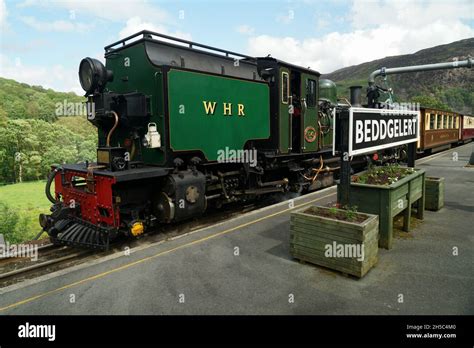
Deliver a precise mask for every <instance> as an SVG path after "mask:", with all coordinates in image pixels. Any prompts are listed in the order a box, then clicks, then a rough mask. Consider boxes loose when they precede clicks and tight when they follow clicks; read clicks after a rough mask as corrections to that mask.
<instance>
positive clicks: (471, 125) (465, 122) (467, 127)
mask: <svg viewBox="0 0 474 348" xmlns="http://www.w3.org/2000/svg"><path fill="white" fill-rule="evenodd" d="M472 139H474V116H469V115H463V117H462V126H461V141H462V142H463V143H466V142H468V141H472Z"/></svg>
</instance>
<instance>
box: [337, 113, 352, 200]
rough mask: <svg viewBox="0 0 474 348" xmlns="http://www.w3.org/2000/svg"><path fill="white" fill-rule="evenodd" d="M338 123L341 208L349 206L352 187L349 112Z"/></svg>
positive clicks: (340, 116) (341, 114)
mask: <svg viewBox="0 0 474 348" xmlns="http://www.w3.org/2000/svg"><path fill="white" fill-rule="evenodd" d="M338 115H339V119H338V120H337V123H338V124H339V128H338V129H339V134H338V138H339V144H340V147H339V153H340V156H341V171H340V180H339V186H338V191H337V202H338V203H339V205H340V206H341V207H344V206H347V205H348V204H349V193H350V192H349V190H350V186H351V161H350V157H349V111H348V110H347V109H344V110H342V111H341V112H340V113H339V114H338Z"/></svg>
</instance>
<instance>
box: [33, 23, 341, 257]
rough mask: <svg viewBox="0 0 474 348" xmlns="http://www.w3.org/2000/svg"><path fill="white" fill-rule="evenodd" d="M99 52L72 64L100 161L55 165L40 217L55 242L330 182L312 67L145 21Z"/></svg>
mask: <svg viewBox="0 0 474 348" xmlns="http://www.w3.org/2000/svg"><path fill="white" fill-rule="evenodd" d="M105 58H106V65H105V66H103V65H102V64H101V63H100V62H99V61H97V60H94V59H91V58H85V59H84V60H83V61H82V62H81V65H80V68H79V77H80V81H81V85H82V87H83V88H84V90H85V91H86V96H87V97H88V102H89V103H90V105H91V108H90V110H93V111H92V112H91V113H90V115H89V116H88V117H89V120H90V121H91V122H92V123H93V124H94V125H96V126H97V128H98V134H99V147H98V149H97V163H84V164H69V165H68V164H65V165H62V166H58V167H54V168H53V171H52V174H51V176H50V178H49V180H48V185H47V186H48V188H47V191H48V192H47V195H48V197H49V198H50V200H51V201H52V203H53V207H52V214H51V215H41V216H40V223H41V225H42V227H43V229H44V230H46V231H47V232H48V234H49V235H50V238H51V239H52V240H53V242H55V243H58V244H74V245H83V246H88V247H99V248H104V247H105V248H107V247H108V245H109V242H110V241H111V240H112V239H114V238H115V237H116V236H117V235H120V234H126V235H130V236H139V235H140V234H142V233H143V232H144V231H145V230H147V229H152V228H153V227H156V226H158V225H159V224H163V223H170V222H173V221H179V220H184V219H188V218H191V217H195V216H199V215H201V214H202V213H203V212H205V211H206V209H209V207H210V206H214V207H220V206H222V205H223V204H226V203H230V202H238V201H242V200H248V199H253V198H255V197H257V196H261V195H266V194H269V193H274V192H286V191H294V192H301V191H304V190H314V189H318V188H321V187H325V186H329V185H332V183H333V172H334V170H335V168H331V166H330V164H331V163H336V162H337V160H334V159H333V158H332V139H333V134H332V115H333V114H332V111H330V110H333V108H334V105H330V104H331V100H329V99H322V100H320V99H319V96H318V92H319V76H320V75H319V73H318V72H316V71H313V70H310V69H307V68H302V67H298V66H295V65H292V64H288V63H285V62H282V61H279V60H277V59H274V58H271V57H263V58H254V57H248V56H244V55H240V54H237V53H234V52H229V51H225V50H221V49H217V48H212V47H209V46H205V45H200V44H196V43H193V42H189V41H185V40H180V39H175V38H171V37H168V36H165V35H161V34H156V33H152V32H148V31H143V32H140V33H137V34H135V35H133V36H131V37H128V38H125V39H123V40H120V41H119V42H116V43H114V44H112V45H109V46H107V47H106V48H105ZM329 87H331V86H329ZM325 88H327V86H326V85H325ZM53 180H54V182H55V194H54V196H53V195H51V194H50V193H49V186H50V185H51V182H52V181H53ZM71 202H72V203H71Z"/></svg>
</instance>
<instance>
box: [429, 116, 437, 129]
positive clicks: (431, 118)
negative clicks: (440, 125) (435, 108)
mask: <svg viewBox="0 0 474 348" xmlns="http://www.w3.org/2000/svg"><path fill="white" fill-rule="evenodd" d="M435 125H436V115H433V114H431V115H430V129H436V127H435Z"/></svg>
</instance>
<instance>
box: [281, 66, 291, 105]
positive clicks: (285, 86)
mask: <svg viewBox="0 0 474 348" xmlns="http://www.w3.org/2000/svg"><path fill="white" fill-rule="evenodd" d="M289 94H290V83H289V78H288V73H287V72H283V73H282V74H281V102H282V103H283V104H288V95H289Z"/></svg>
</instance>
